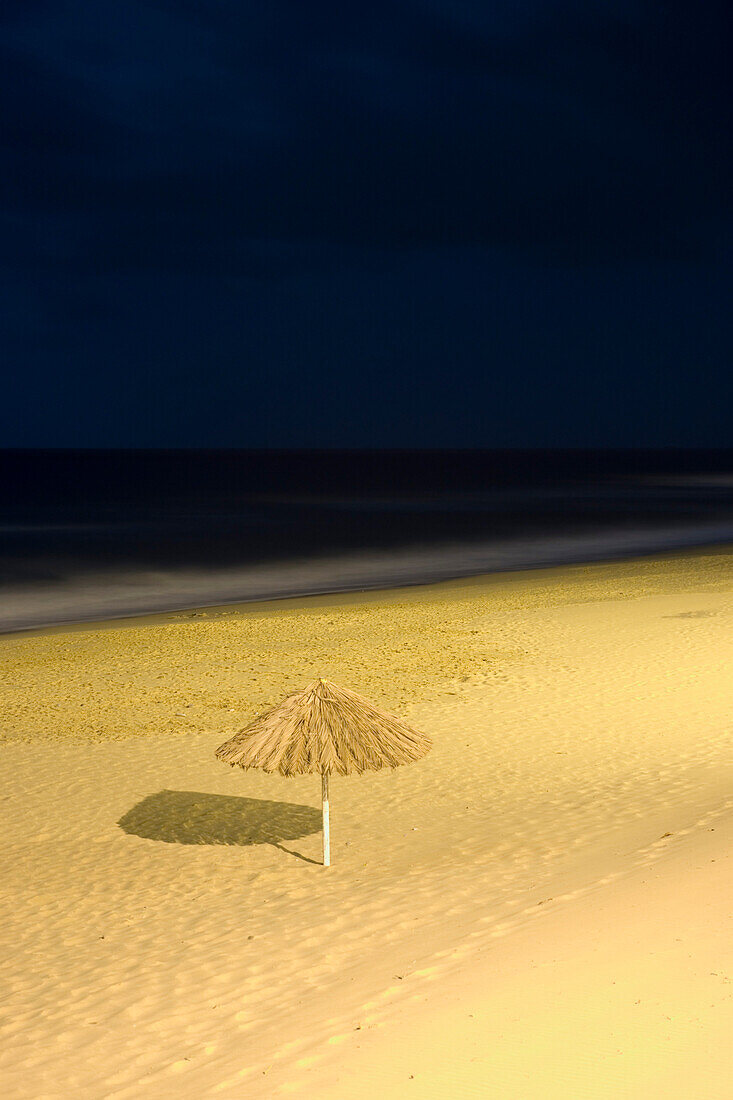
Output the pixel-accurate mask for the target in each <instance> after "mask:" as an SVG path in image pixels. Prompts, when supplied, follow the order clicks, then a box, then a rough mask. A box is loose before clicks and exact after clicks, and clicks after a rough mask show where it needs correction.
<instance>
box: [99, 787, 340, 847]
mask: <svg viewBox="0 0 733 1100" xmlns="http://www.w3.org/2000/svg"><path fill="white" fill-rule="evenodd" d="M117 824H118V825H119V827H120V828H121V829H122V831H123V832H125V833H129V834H131V835H133V836H140V837H144V838H145V839H146V840H162V841H163V842H165V843H166V844H231V845H239V846H246V845H249V844H272V845H273V846H274V847H275V848H280V850H281V851H284V852H287V853H288V855H294V856H297V858H298V859H302V860H304V861H305V862H306V863H316V862H318V861H317V860H313V859H309V858H308V857H307V856H303V855H301V854H300V853H299V852H293V851H291V850H290V849H289V848H283V847H282V843H281V842H282V841H284V840H286V841H289V840H298V839H300V837H304V836H310V834H311V833H318V832H320V830H321V814H320V811H319V810H316V809H314V808H313V807H312V806H298V805H296V804H295V803H292V802H268V801H265V800H264V799H260V798H238V797H235V796H233V795H223V794H207V793H204V792H202V791H158V793H157V794H150V795H148V797H147V798H144V799H143V800H142V802H138V803H137V805H136V806H133V807H132V809H131V810H128V811H127V813H126V814H125V815H124V816H123V817H121V818H120V820H119V821H118V822H117Z"/></svg>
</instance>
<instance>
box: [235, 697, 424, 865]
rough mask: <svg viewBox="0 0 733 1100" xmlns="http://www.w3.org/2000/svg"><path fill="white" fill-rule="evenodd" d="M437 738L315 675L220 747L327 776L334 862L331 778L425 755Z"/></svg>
mask: <svg viewBox="0 0 733 1100" xmlns="http://www.w3.org/2000/svg"><path fill="white" fill-rule="evenodd" d="M431 745H432V742H431V740H430V738H429V737H426V736H425V734H423V733H419V732H418V731H417V730H415V729H413V728H412V726H409V725H408V724H407V723H406V722H403V721H402V719H401V718H397V717H395V715H393V714H387V713H386V712H385V711H381V710H378V709H377V707H375V706H372V704H371V703H369V702H367V700H366V699H363V698H362V696H361V695H357V694H356V692H354V691H348V690H347V689H346V688H341V687H337V686H336V684H332V683H331V682H330V681H329V680H323V679H319V680H314V681H313V683H312V684H310V685H309V686H308V687H307V688H304V689H302V690H301V691H296V692H294V693H293V694H292V695H288V696H287V697H286V698H285V699H283V700H282V702H281V703H278V704H277V706H274V707H272V708H271V709H270V710H268V711H266V712H265V713H264V714H260V715H258V716H257V717H256V718H255V719H254V721H253V722H250V724H249V725H248V726H246V727H245V729H243V730H242V731H241V732H240V733H237V734H235V735H234V737H232V738H230V740H229V741H225V742H224V744H223V745H220V746H219V748H218V749H217V750H216V755H217V756H218V758H219V759H220V760H223V761H225V763H227V764H231V765H232V767H235V766H239V767H240V768H262V770H263V771H266V772H279V773H280V775H287V776H290V775H310V774H312V773H314V772H318V773H320V775H321V776H322V796H323V863H324V866H326V867H327V866H328V865H329V863H330V838H329V806H328V778H329V776H330V775H332V774H334V773H336V774H338V775H349V774H351V773H352V772H358V773H359V774H361V773H362V772H365V771H379V770H380V769H381V768H387V767H389V768H396V767H398V766H399V765H400V764H409V763H411V762H412V761H413V760H419V759H420V758H421V757H422V756H425V754H426V753H427V752H429V750H430V748H431Z"/></svg>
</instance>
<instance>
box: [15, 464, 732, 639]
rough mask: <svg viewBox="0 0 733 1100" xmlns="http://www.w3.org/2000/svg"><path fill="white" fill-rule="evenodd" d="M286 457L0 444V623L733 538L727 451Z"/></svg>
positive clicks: (353, 586)
mask: <svg viewBox="0 0 733 1100" xmlns="http://www.w3.org/2000/svg"><path fill="white" fill-rule="evenodd" d="M286 457H287V461H286V458H284V457H283V456H282V455H278V454H275V455H274V456H271V455H267V454H265V455H261V454H260V455H256V456H254V458H253V456H252V453H251V452H243V453H242V454H241V455H237V454H236V453H225V454H224V456H223V457H222V456H219V455H217V454H216V453H215V454H213V455H212V453H211V452H207V453H204V454H197V453H196V452H191V453H190V454H187V455H186V456H185V459H181V461H180V462H179V461H177V460H175V456H174V457H172V456H171V454H170V453H169V452H161V453H157V452H148V453H140V452H133V453H130V454H128V455H127V456H126V453H125V452H115V453H113V452H89V453H86V454H84V453H73V452H72V453H54V452H42V453H39V452H26V453H22V452H4V453H2V454H0V631H12V630H22V629H29V628H33V627H40V626H46V625H52V624H58V623H70V622H77V621H87V620H92V619H100V618H111V617H118V616H128V615H135V614H142V613H145V612H156V611H157V612H160V611H168V610H174V609H183V608H191V607H197V606H203V605H206V604H219V603H228V602H239V601H248V600H251V601H256V600H267V599H276V598H282V597H286V596H298V595H306V594H315V593H326V592H339V591H351V590H359V589H369V588H381V587H391V586H398V585H407V584H419V583H426V582H430V581H438V580H445V579H449V578H451V577H461V576H469V575H473V574H479V573H487V572H494V571H506V570H516V569H525V568H531V567H541V566H549V565H556V564H562V563H577V562H583V561H599V560H604V559H613V558H619V557H629V556H634V555H638V554H648V553H655V552H659V551H663V550H672V549H676V548H683V547H694V546H701V545H706V544H711V543H726V542H733V455H731V454H730V453H726V452H723V453H722V454H721V453H719V452H716V453H715V454H714V455H710V454H709V455H696V456H695V455H693V456H691V455H690V453H689V452H687V453H682V454H676V455H675V454H669V453H665V454H663V455H661V456H660V455H658V454H657V455H655V454H652V455H651V456H650V454H649V453H646V452H645V453H643V454H639V455H637V456H636V460H635V464H634V462H632V461H631V459H630V457H629V454H628V453H627V452H624V453H622V454H621V453H620V454H619V455H617V456H616V457H615V458H614V457H613V456H611V457H609V455H608V453H607V452H598V453H597V454H596V453H594V452H582V453H575V452H573V453H568V452H563V453H560V454H559V455H558V454H557V453H555V452H542V453H532V454H528V453H527V452H521V453H520V454H519V455H517V454H515V453H512V452H462V453H459V454H458V455H456V453H442V457H441V453H438V452H427V453H426V454H425V455H422V456H420V455H418V456H415V455H414V453H409V454H408V455H407V456H406V455H403V454H400V453H395V454H394V455H392V456H391V458H390V456H385V455H384V454H380V455H378V456H377V457H376V458H375V457H374V456H366V457H365V456H364V455H363V454H361V455H359V454H354V453H346V454H344V453H341V454H339V453H337V452H333V453H331V454H330V455H328V456H326V457H324V456H323V455H316V457H315V458H314V456H313V455H312V454H301V455H299V456H298V455H289V456H286ZM594 462H595V464H594Z"/></svg>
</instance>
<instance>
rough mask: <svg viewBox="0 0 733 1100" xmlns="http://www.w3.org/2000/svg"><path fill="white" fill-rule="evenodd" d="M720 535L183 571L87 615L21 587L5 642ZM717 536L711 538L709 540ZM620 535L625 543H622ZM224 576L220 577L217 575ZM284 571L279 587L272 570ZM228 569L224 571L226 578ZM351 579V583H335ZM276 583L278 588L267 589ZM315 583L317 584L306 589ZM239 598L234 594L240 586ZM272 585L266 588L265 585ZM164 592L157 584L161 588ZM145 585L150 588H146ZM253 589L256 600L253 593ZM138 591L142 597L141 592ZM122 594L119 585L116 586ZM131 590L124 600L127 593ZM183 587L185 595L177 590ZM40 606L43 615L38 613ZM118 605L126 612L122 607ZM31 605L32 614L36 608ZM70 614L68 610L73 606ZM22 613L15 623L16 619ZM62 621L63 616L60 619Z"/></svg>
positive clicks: (142, 579) (526, 569) (0, 625)
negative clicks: (208, 572)
mask: <svg viewBox="0 0 733 1100" xmlns="http://www.w3.org/2000/svg"><path fill="white" fill-rule="evenodd" d="M715 532H716V535H717V537H715V538H713V539H712V540H710V539H709V538H705V539H703V538H702V532H701V531H700V529H699V528H697V529H696V533H695V534H694V535H691V534H690V533H689V532H687V531H684V534H683V533H681V532H680V531H669V530H668V531H665V532H664V536H665V537H664V540H663V541H662V542H661V543H660V541H659V540H660V535H661V533H660V532H656V533H655V537H652V538H651V539H650V541H648V542H644V541H643V540H642V541H641V543H640V542H639V540H638V538H636V540H635V541H633V542H632V544H629V540H628V539H627V538H626V537H624V536H619V535H618V534H615V535H614V536H613V538H611V537H609V536H604V535H602V534H596V535H593V536H586V537H585V538H573V539H570V540H568V544H569V546H572V550H571V549H569V548H568V547H565V548H561V546H560V545H559V543H560V540H558V539H552V540H548V543H547V552H546V555H545V556H544V557H541V556H540V557H538V556H537V550H538V548H539V547H540V546H541V542H539V541H538V540H531V541H530V542H529V543H516V542H507V543H506V544H503V545H495V546H492V547H491V548H490V550H489V551H487V550H485V549H484V550H479V551H477V550H476V548H475V547H471V546H470V545H467V546H463V545H462V546H459V547H454V548H450V547H439V548H431V549H427V548H424V549H409V550H405V551H402V552H400V551H385V552H381V553H370V554H369V555H368V557H367V556H365V555H359V554H341V555H339V556H338V557H337V558H333V559H329V558H318V559H314V560H311V561H303V562H288V563H284V564H281V565H280V566H272V565H265V566H250V567H244V568H242V569H241V570H233V571H232V570H230V571H229V573H230V575H231V574H232V573H233V574H234V575H235V576H237V577H238V578H239V579H238V581H237V582H235V581H229V582H226V583H225V585H224V587H223V588H221V587H219V588H217V587H216V585H217V584H218V585H220V584H221V581H220V580H218V581H216V582H214V587H213V588H212V587H211V584H210V585H209V591H208V593H207V592H204V591H202V590H201V585H202V580H201V576H202V574H201V572H198V573H189V574H186V573H185V572H184V571H182V570H180V571H178V572H170V573H168V574H161V575H157V574H153V575H150V576H149V575H147V574H139V573H136V574H130V576H129V577H128V578H126V579H124V580H123V582H122V586H121V589H120V587H119V582H118V594H117V595H116V596H113V597H112V598H111V602H110V597H109V596H107V597H105V599H106V601H107V602H100V599H99V597H98V596H97V595H91V596H90V595H89V594H87V596H86V597H85V598H86V600H87V604H88V607H87V611H86V612H84V613H83V614H82V613H80V608H78V607H77V609H76V610H75V611H73V612H72V611H70V610H69V608H70V607H71V606H73V605H74V601H77V603H78V601H79V598H80V593H79V592H78V591H76V590H73V589H72V591H71V592H69V591H64V588H63V586H60V587H59V588H56V589H55V590H45V591H43V590H40V589H38V588H37V587H35V586H34V587H31V588H27V589H23V588H22V587H18V588H17V589H15V590H13V591H12V592H11V594H10V595H7V594H6V595H5V597H4V608H5V610H4V612H3V613H2V615H0V638H3V637H14V636H17V635H22V634H26V633H35V632H39V631H40V632H44V631H49V630H54V629H65V628H74V627H84V626H85V625H89V624H94V623H98V622H110V623H111V622H117V621H123V620H138V619H142V618H151V617H153V616H164V615H170V614H177V613H182V612H186V611H200V610H205V609H206V610H212V611H213V610H216V609H219V608H223V607H243V606H250V605H251V606H256V605H262V604H267V605H269V604H275V603H280V602H281V601H297V600H306V599H312V598H317V597H328V596H351V595H353V594H356V593H362V592H363V593H366V592H376V593H379V592H392V591H397V590H401V589H403V588H415V587H416V588H422V587H425V586H428V585H435V584H442V583H449V582H451V581H465V580H470V579H473V578H479V579H480V578H482V577H490V576H491V577H493V576H504V575H508V574H514V573H521V574H524V573H532V572H536V571H537V572H539V571H544V570H548V569H556V568H562V567H563V566H569V567H572V566H582V565H588V566H592V565H595V564H612V563H615V562H626V561H635V560H637V559H649V558H656V557H660V558H666V557H668V556H687V555H690V554H711V553H715V552H716V551H717V552H719V553H722V554H725V553H727V552H728V550H729V548H730V547H732V546H733V529H731V528H730V527H729V526H727V525H726V526H725V527H724V528H720V527H719V526H716V527H715ZM709 534H710V532H708V535H709ZM614 539H615V542H616V545H615V547H614ZM466 558H469V559H473V561H472V564H470V565H469V566H465V564H464V565H461V563H465V560H466ZM420 562H422V563H423V570H422V571H421V572H420V571H418V572H416V571H415V570H416V566H417V567H419V564H420ZM214 572H216V571H214ZM273 572H275V573H278V574H279V576H278V579H277V580H276V581H274V580H273V578H272V576H271V575H272V573H273ZM225 574H226V571H223V570H220V571H218V574H217V575H218V577H219V578H220V577H221V576H222V575H225ZM338 577H340V578H341V583H339V581H336V583H334V578H338ZM182 578H187V584H186V587H187V588H189V589H190V588H191V587H192V586H193V587H194V588H195V587H196V586H197V585H198V589H199V590H198V594H197V596H196V598H195V599H194V598H193V596H192V598H191V600H190V601H188V600H184V601H183V602H180V599H181V597H180V591H181V589H178V590H174V591H172V592H169V594H167V595H164V596H162V597H161V596H160V594H159V590H160V589H165V587H166V585H170V583H171V580H172V581H173V583H174V584H175V582H176V581H177V580H178V582H179V583H180V582H181V580H182ZM93 583H94V586H95V588H97V587H101V588H104V578H100V577H95V578H94V582H93ZM268 583H269V585H270V588H269V589H267V588H266V585H267V584H268ZM304 583H306V584H307V587H303V584H304ZM232 584H234V585H235V588H236V586H237V584H238V588H237V592H236V594H234V595H232V594H231V592H232V588H231V585H232ZM263 585H264V586H265V587H263ZM156 586H157V587H156ZM141 588H142V592H141V591H140V589H141ZM247 589H249V594H247ZM136 590H137V591H136ZM112 591H113V592H114V591H115V589H114V585H113V586H112ZM120 591H121V592H122V595H120V594H119V592H120ZM175 591H178V593H179V595H178V597H177V596H176V595H175V594H174V592H175ZM49 603H52V604H53V603H55V605H56V608H57V611H56V617H52V618H45V617H44V616H45V615H47V614H48V611H43V610H42V608H43V606H44V604H46V605H48V604H49ZM34 604H35V607H36V608H37V610H32V609H33V608H34ZM115 604H116V605H117V606H115ZM20 606H22V607H23V609H24V611H23V615H25V621H23V620H22V619H20V618H19V617H18V616H19V614H20V613H19V611H18V610H15V611H14V612H13V611H11V610H9V609H10V608H13V607H15V608H18V607H20ZM29 608H30V609H31V610H29ZM64 609H65V610H64ZM13 615H15V618H14V619H13V617H12V616H13ZM59 615H63V617H62V618H59V617H58V616H59Z"/></svg>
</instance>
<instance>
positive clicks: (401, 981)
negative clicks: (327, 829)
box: [0, 550, 733, 1100]
mask: <svg viewBox="0 0 733 1100" xmlns="http://www.w3.org/2000/svg"><path fill="white" fill-rule="evenodd" d="M732 627H733V555H730V554H728V553H726V552H724V551H720V550H718V551H708V552H701V553H696V554H690V555H688V556H668V557H664V558H658V559H653V560H652V559H647V560H640V561H635V562H627V563H621V564H618V563H617V564H610V565H594V566H587V567H573V568H563V569H552V570H546V571H537V572H534V573H532V572H527V573H521V574H519V573H517V574H514V575H508V576H504V577H497V578H478V579H474V580H470V581H466V580H463V581H460V582H451V583H450V584H440V585H433V586H429V587H422V588H412V589H403V590H399V591H395V592H387V593H369V594H365V595H362V596H359V595H348V596H335V597H328V598H326V597H319V598H313V599H308V600H302V601H294V600H293V601H281V602H278V603H274V604H268V605H265V604H259V605H253V606H250V607H248V608H219V609H211V610H209V611H205V612H198V613H191V612H182V613H179V614H177V615H169V616H156V617H151V618H150V619H139V620H135V621H133V620H130V621H129V622H126V623H120V624H116V625H109V624H108V625H98V626H93V627H89V626H87V627H84V628H79V629H66V630H57V631H52V632H47V633H44V634H35V635H30V634H28V635H19V636H16V637H7V638H4V639H0V653H1V654H2V689H1V691H0V703H1V706H0V727H1V728H2V733H3V736H4V738H5V740H6V744H5V745H4V746H3V756H4V767H3V776H2V782H3V784H4V790H3V794H2V797H3V803H2V805H3V810H4V813H3V822H4V824H3V837H2V839H3V845H2V860H3V869H2V900H3V915H2V937H3V940H4V943H3V955H2V965H1V969H0V986H1V987H2V989H3V997H2V1005H3V1019H2V1024H1V1025H0V1040H1V1041H0V1081H2V1094H3V1095H4V1096H5V1097H8V1098H10V1100H14V1098H18V1100H21V1098H22V1100H41V1098H49V1100H50V1098H59V1100H66V1098H68V1097H72V1096H75V1097H80V1098H82V1100H93V1098H94V1100H96V1098H100V1100H102V1098H105V1100H107V1098H115V1100H132V1098H138V1097H139V1098H141V1100H142V1098H146V1100H147V1098H151V1100H157V1098H164V1097H185V1098H192V1100H205V1098H209V1097H211V1098H212V1100H213V1098H217V1097H223V1098H234V1100H240V1098H241V1100H244V1098H247V1100H249V1098H255V1100H258V1098H262V1100H264V1098H269V1097H280V1096H301V1097H304V1098H308V1100H310V1098H316V1100H319V1098H321V1097H323V1098H326V1100H337V1098H339V1100H352V1098H353V1100H361V1098H367V1097H369V1098H371V1097H373V1096H374V1095H375V1094H379V1095H381V1096H383V1097H385V1098H392V1097H394V1098H395V1100H396V1098H397V1097H400V1098H401V1097H402V1096H413V1097H418V1098H421V1100H422V1098H428V1097H431V1098H432V1097H440V1098H443V1097H445V1098H449V1097H450V1098H453V1097H457V1098H462V1097H482V1098H483V1097H494V1096H496V1097H501V1098H502V1100H504V1098H508V1097H511V1098H517V1100H520V1098H522V1100H524V1098H527V1100H534V1098H535V1097H536V1098H538V1100H539V1098H544V1097H558V1098H559V1097H567V1098H572V1100H580V1098H589V1100H590V1098H600V1097H603V1098H609V1100H610V1098H611V1097H614V1098H616V1097H633V1098H639V1100H641V1098H649V1097H655V1096H665V1097H675V1098H676V1097H679V1098H680V1100H682V1098H683V1097H684V1100H691V1098H692V1097H694V1098H695V1100H713V1098H715V1100H718V1098H719V1100H730V1096H731V1086H730V1082H731V1081H732V1080H733V1055H731V1053H730V1050H729V1048H730V1043H729V1042H728V1040H729V1037H730V1034H731V1033H733V866H732V862H731V857H730V854H729V853H730V851H731V841H733V718H732V717H731V695H732V693H731V687H732V686H733V632H732ZM317 675H323V676H326V677H328V678H332V679H333V680H335V681H336V682H337V683H343V684H344V685H345V686H349V687H352V688H353V689H354V690H356V691H358V692H361V693H363V694H364V695H366V696H367V697H368V698H370V699H372V700H373V701H374V702H375V703H376V704H377V705H380V706H384V707H386V708H387V709H390V710H394V711H396V712H397V713H401V714H403V715H404V716H405V717H406V718H407V719H408V720H409V721H410V722H411V723H413V724H414V725H416V726H417V727H418V728H422V729H424V730H425V731H426V732H427V733H429V734H430V735H431V736H432V737H433V738H434V741H435V747H434V749H433V751H432V752H431V753H430V755H429V756H428V757H426V758H425V760H423V761H421V762H420V763H418V764H415V765H412V766H410V767H406V768H402V769H399V770H398V771H397V772H395V773H394V774H392V773H388V774H373V775H365V776H362V777H353V778H348V779H339V780H334V781H333V783H332V792H331V813H332V859H333V861H334V865H333V866H332V867H331V868H330V869H329V870H328V871H324V869H323V868H321V867H320V866H318V864H317V861H318V860H319V858H320V843H321V837H320V832H319V813H318V808H319V795H320V788H319V784H318V782H317V780H314V779H312V778H302V779H300V778H299V779H289V780H288V779H282V778H280V777H278V776H264V775H260V774H257V773H243V772H241V771H239V770H231V769H228V768H226V767H225V766H223V765H222V764H221V763H219V762H218V761H217V760H215V759H214V756H213V751H214V749H215V748H216V746H217V745H219V744H220V743H221V742H222V741H223V740H225V739H226V737H227V736H228V735H229V734H230V733H231V732H232V731H234V730H236V729H238V728H240V727H241V726H242V725H244V723H245V722H246V721H247V720H248V719H249V718H250V717H251V716H252V714H253V713H254V712H255V711H257V710H259V709H260V708H261V707H262V706H264V705H265V704H267V703H271V702H274V701H275V700H276V699H277V698H279V697H280V696H281V695H282V694H283V693H284V692H285V691H287V690H288V689H289V688H292V687H293V686H297V685H299V684H305V683H307V682H309V680H312V679H313V678H314V677H315V676H317ZM118 822H122V825H119V824H118Z"/></svg>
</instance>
